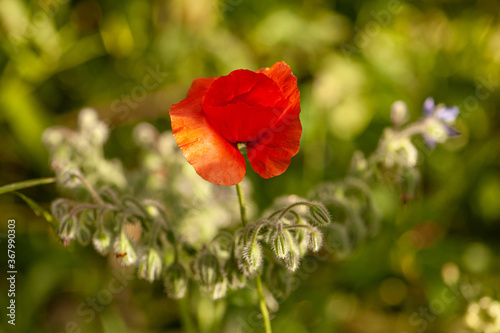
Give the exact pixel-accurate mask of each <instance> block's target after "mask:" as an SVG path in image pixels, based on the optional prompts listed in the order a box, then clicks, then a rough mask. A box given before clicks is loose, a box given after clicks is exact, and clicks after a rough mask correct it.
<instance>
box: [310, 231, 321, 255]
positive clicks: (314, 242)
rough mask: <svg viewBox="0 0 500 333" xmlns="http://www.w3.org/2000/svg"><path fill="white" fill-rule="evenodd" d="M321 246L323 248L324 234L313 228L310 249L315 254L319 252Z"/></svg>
mask: <svg viewBox="0 0 500 333" xmlns="http://www.w3.org/2000/svg"><path fill="white" fill-rule="evenodd" d="M321 246H323V234H322V233H321V231H319V230H318V229H317V228H314V227H313V228H312V230H310V232H309V248H310V249H311V251H313V252H318V251H319V250H320V249H321Z"/></svg>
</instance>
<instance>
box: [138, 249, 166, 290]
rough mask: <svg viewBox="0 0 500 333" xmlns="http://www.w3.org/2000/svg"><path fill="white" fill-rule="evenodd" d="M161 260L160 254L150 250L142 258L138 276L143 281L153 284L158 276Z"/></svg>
mask: <svg viewBox="0 0 500 333" xmlns="http://www.w3.org/2000/svg"><path fill="white" fill-rule="evenodd" d="M161 267H162V259H161V257H160V253H158V251H157V250H156V249H155V248H150V249H149V251H148V254H147V256H145V258H143V260H142V262H141V265H140V266H139V276H140V277H141V278H143V279H146V280H148V281H149V282H153V281H154V280H155V279H157V278H158V277H159V276H160V273H161Z"/></svg>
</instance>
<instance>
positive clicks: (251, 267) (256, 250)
mask: <svg viewBox="0 0 500 333" xmlns="http://www.w3.org/2000/svg"><path fill="white" fill-rule="evenodd" d="M243 258H244V259H245V263H246V264H247V265H246V266H247V267H246V268H247V269H248V271H249V272H250V273H254V272H256V271H258V270H259V268H260V267H261V265H262V259H263V258H262V247H261V245H260V243H259V242H257V241H249V242H248V243H247V245H246V246H245V248H244V250H243Z"/></svg>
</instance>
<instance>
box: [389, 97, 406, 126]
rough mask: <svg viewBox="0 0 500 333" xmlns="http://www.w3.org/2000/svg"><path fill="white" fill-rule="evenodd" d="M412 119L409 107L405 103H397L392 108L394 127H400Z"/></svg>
mask: <svg viewBox="0 0 500 333" xmlns="http://www.w3.org/2000/svg"><path fill="white" fill-rule="evenodd" d="M409 119H410V113H409V112H408V107H407V106H406V103H405V102H403V101H396V102H394V103H393V104H392V106H391V120H392V123H393V124H394V126H396V127H400V126H401V125H403V124H405V123H406V122H407V121H408V120H409Z"/></svg>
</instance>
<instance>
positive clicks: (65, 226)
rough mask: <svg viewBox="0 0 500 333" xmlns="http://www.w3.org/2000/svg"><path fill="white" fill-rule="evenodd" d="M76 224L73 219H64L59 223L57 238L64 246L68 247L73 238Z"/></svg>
mask: <svg viewBox="0 0 500 333" xmlns="http://www.w3.org/2000/svg"><path fill="white" fill-rule="evenodd" d="M75 229H76V223H75V220H74V219H73V218H65V219H63V220H62V221H61V227H60V231H59V237H60V238H61V241H62V243H63V245H64V246H68V245H69V244H70V243H71V241H72V240H73V239H74V238H75Z"/></svg>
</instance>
